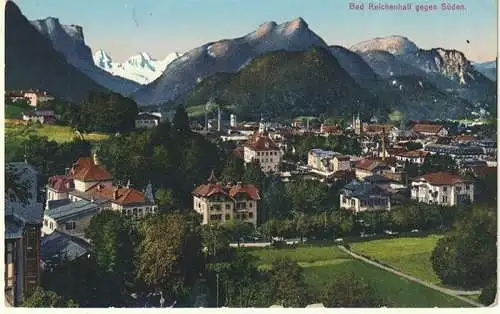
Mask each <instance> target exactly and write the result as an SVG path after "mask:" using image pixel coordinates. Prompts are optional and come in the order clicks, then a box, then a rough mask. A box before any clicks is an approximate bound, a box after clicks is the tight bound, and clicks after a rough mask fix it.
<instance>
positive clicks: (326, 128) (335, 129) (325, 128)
mask: <svg viewBox="0 0 500 314" xmlns="http://www.w3.org/2000/svg"><path fill="white" fill-rule="evenodd" d="M319 132H320V133H321V134H324V135H326V136H328V135H337V136H338V135H342V134H344V130H343V129H342V128H341V127H340V126H338V125H328V124H325V123H322V124H321V126H320V127H319Z"/></svg>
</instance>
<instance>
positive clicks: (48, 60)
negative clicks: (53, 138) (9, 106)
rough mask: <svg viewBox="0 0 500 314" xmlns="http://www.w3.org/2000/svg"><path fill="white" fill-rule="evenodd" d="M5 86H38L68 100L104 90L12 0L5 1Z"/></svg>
mask: <svg viewBox="0 0 500 314" xmlns="http://www.w3.org/2000/svg"><path fill="white" fill-rule="evenodd" d="M75 31H76V33H77V34H78V31H77V30H76V29H75ZM34 47H35V48H34ZM5 88H6V89H40V90H44V91H48V92H49V93H50V94H52V95H54V96H56V97H58V98H61V99H65V100H69V101H72V102H78V101H81V100H83V99H85V98H86V97H87V95H88V93H89V92H90V91H93V90H96V91H99V90H102V91H104V90H105V89H104V88H103V87H101V86H100V85H98V84H97V83H95V82H94V81H93V80H91V79H90V78H89V77H87V76H86V75H85V74H83V73H82V72H80V70H78V69H77V68H76V67H74V66H73V65H71V64H70V63H69V62H68V61H67V60H66V58H65V56H64V55H63V54H61V53H60V52H58V51H56V50H55V49H54V47H53V45H52V42H51V41H50V40H49V39H48V38H47V37H45V36H43V35H42V34H41V33H39V32H38V31H37V29H35V27H34V26H33V25H32V24H31V23H30V22H29V21H28V20H27V19H26V17H24V15H23V14H22V13H21V11H20V10H19V8H18V7H17V5H16V4H15V3H14V2H12V1H7V2H6V4H5Z"/></svg>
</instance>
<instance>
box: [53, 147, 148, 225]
mask: <svg viewBox="0 0 500 314" xmlns="http://www.w3.org/2000/svg"><path fill="white" fill-rule="evenodd" d="M46 190H47V198H46V199H47V205H46V208H49V202H50V201H59V200H63V199H69V200H70V201H71V202H78V201H87V202H91V203H95V204H97V205H98V206H99V209H100V210H114V211H118V212H120V213H121V214H124V215H128V216H133V217H135V218H140V217H143V216H145V215H147V214H150V213H154V212H155V211H156V210H157V206H156V204H155V202H154V198H153V193H152V187H151V185H150V184H149V185H148V186H147V187H146V190H145V191H144V192H140V191H138V190H136V189H135V188H133V187H131V186H130V184H127V186H121V185H114V184H113V176H112V175H111V174H110V173H109V172H108V171H107V170H106V169H105V168H104V166H102V165H101V164H100V163H99V161H98V159H97V156H96V155H94V159H92V158H90V157H81V158H79V159H78V160H77V161H76V163H74V164H73V166H72V168H71V169H70V170H69V171H68V174H67V175H64V176H60V175H59V176H53V177H51V178H49V182H48V185H47V187H46ZM80 204H83V203H80ZM64 206H66V205H64ZM90 207H92V206H90ZM50 210H54V211H56V208H54V209H50ZM73 210H76V208H73ZM49 227H50V226H49Z"/></svg>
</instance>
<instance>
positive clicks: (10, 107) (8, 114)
mask: <svg viewBox="0 0 500 314" xmlns="http://www.w3.org/2000/svg"><path fill="white" fill-rule="evenodd" d="M33 109H34V108H31V107H29V106H27V105H16V104H5V119H16V118H19V119H20V118H22V113H23V111H31V110H33Z"/></svg>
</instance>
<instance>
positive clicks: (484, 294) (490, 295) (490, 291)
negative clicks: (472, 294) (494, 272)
mask: <svg viewBox="0 0 500 314" xmlns="http://www.w3.org/2000/svg"><path fill="white" fill-rule="evenodd" d="M496 296H497V280H496V278H494V279H492V280H491V281H490V282H489V283H488V284H487V285H486V287H484V288H483V289H482V291H481V295H480V296H479V302H481V303H482V304H484V305H492V304H493V302H495V298H496Z"/></svg>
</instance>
